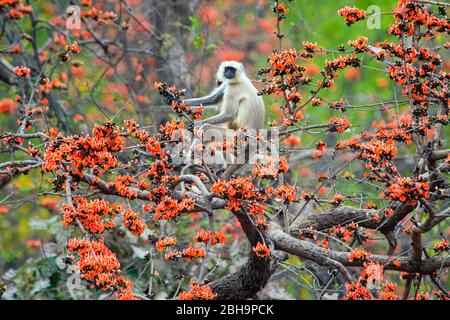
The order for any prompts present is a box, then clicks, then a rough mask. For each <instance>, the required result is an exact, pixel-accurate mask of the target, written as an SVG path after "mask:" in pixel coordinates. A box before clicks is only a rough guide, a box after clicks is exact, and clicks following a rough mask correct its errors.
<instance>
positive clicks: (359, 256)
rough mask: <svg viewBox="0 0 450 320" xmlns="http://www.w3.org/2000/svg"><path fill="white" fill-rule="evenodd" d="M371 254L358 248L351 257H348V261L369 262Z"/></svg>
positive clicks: (351, 253)
mask: <svg viewBox="0 0 450 320" xmlns="http://www.w3.org/2000/svg"><path fill="white" fill-rule="evenodd" d="M370 256H371V254H370V252H367V251H365V250H364V249H362V248H356V249H354V250H353V251H352V252H350V255H349V257H348V261H350V262H353V261H367V260H368V259H369V258H370Z"/></svg>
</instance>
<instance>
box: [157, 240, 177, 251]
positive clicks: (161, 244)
mask: <svg viewBox="0 0 450 320" xmlns="http://www.w3.org/2000/svg"><path fill="white" fill-rule="evenodd" d="M176 244H177V238H174V237H165V238H163V239H159V240H158V241H156V250H158V251H159V252H163V251H164V250H166V248H167V247H171V246H174V245H176Z"/></svg>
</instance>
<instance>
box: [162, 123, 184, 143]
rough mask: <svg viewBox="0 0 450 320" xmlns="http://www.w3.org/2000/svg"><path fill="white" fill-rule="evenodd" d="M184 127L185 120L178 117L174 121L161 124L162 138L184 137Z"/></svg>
mask: <svg viewBox="0 0 450 320" xmlns="http://www.w3.org/2000/svg"><path fill="white" fill-rule="evenodd" d="M182 129H184V122H182V121H180V120H177V119H173V120H172V122H167V123H166V124H165V125H164V126H163V125H160V126H159V130H160V131H161V139H167V140H174V139H175V138H178V139H180V138H181V137H182ZM177 135H178V136H177Z"/></svg>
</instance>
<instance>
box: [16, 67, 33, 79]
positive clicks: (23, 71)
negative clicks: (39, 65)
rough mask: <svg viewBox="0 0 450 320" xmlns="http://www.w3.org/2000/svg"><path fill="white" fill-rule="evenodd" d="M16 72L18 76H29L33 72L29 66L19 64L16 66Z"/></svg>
mask: <svg viewBox="0 0 450 320" xmlns="http://www.w3.org/2000/svg"><path fill="white" fill-rule="evenodd" d="M14 73H15V74H16V75H17V76H18V77H22V78H23V77H28V76H29V75H30V74H31V70H30V68H28V67H25V66H17V67H15V68H14Z"/></svg>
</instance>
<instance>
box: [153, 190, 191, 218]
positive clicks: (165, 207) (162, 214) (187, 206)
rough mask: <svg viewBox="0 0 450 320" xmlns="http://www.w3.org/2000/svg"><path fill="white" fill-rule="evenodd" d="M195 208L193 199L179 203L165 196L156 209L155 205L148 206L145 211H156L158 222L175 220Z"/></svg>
mask: <svg viewBox="0 0 450 320" xmlns="http://www.w3.org/2000/svg"><path fill="white" fill-rule="evenodd" d="M194 206H195V204H194V200H192V199H183V200H181V201H178V200H176V199H172V198H171V197H169V196H164V197H163V198H162V199H161V201H160V202H159V203H158V204H157V205H156V206H155V207H154V208H153V205H147V206H144V210H145V211H150V210H154V214H155V215H154V217H155V219H156V220H174V219H176V218H177V217H178V216H179V215H180V214H181V213H183V212H187V211H190V210H192V209H194Z"/></svg>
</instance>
